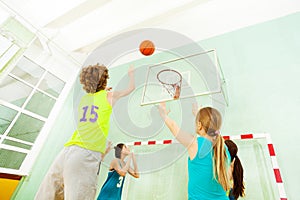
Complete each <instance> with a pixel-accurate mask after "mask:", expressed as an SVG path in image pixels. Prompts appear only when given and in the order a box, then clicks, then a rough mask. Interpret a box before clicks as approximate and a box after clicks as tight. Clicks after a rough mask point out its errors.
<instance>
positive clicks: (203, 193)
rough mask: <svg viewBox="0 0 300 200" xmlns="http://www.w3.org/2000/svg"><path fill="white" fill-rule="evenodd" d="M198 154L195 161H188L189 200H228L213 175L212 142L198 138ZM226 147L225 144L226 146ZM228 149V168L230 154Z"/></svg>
mask: <svg viewBox="0 0 300 200" xmlns="http://www.w3.org/2000/svg"><path fill="white" fill-rule="evenodd" d="M197 140H198V152H197V155H196V157H195V158H194V159H193V160H190V158H189V159H188V174H189V182H188V196H189V198H188V199H189V200H212V199H213V200H228V196H226V192H225V191H224V189H223V187H222V186H221V185H220V184H219V182H218V181H217V180H216V179H215V178H214V174H213V151H212V150H213V149H212V148H213V147H212V143H211V141H209V140H208V139H206V138H203V137H198V139H197ZM224 145H225V144H224ZM225 148H226V153H227V157H228V167H229V165H230V154H229V152H228V150H227V147H226V146H225Z"/></svg>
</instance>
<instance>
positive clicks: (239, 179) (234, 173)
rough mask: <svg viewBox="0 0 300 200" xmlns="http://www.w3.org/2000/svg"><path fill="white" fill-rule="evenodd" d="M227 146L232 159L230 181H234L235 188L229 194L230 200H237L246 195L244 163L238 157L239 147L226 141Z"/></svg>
mask: <svg viewBox="0 0 300 200" xmlns="http://www.w3.org/2000/svg"><path fill="white" fill-rule="evenodd" d="M225 144H226V146H227V148H228V151H229V153H230V157H231V164H230V173H229V176H230V180H232V181H233V187H232V188H231V189H230V192H229V199H230V200H236V199H238V198H239V197H243V196H244V195H245V193H244V190H245V186H244V181H243V178H244V169H243V166H242V163H241V161H240V159H239V157H238V156H237V152H238V147H237V145H236V144H235V143H234V142H233V141H232V140H225Z"/></svg>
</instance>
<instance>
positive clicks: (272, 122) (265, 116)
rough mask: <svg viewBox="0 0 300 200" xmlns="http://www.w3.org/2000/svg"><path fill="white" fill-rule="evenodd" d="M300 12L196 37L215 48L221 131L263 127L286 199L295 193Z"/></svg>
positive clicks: (299, 160)
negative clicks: (222, 86)
mask: <svg viewBox="0 0 300 200" xmlns="http://www.w3.org/2000/svg"><path fill="white" fill-rule="evenodd" d="M299 21H300V13H295V14H292V15H289V16H286V17H282V18H279V19H276V20H272V21H269V22H265V23H262V24H258V25H255V26H251V27H247V28H243V29H241V30H237V31H234V32H231V33H227V34H224V35H221V36H218V37H214V38H210V39H207V40H205V41H201V42H200V44H201V46H202V47H203V48H205V49H210V48H216V49H217V52H218V55H219V59H220V63H221V65H222V69H223V72H224V74H225V78H226V80H227V91H228V96H229V107H228V108H227V110H226V115H225V120H224V126H223V132H225V133H227V134H239V133H243V132H254V133H255V132H256V133H261V132H268V133H270V134H271V138H272V141H273V144H274V146H275V151H276V153H277V160H278V164H279V167H280V169H281V175H282V178H283V181H284V185H285V189H286V193H287V196H288V197H289V199H298V198H299V191H298V190H299V180H300V174H299V170H298V169H299V164H300V156H299V155H298V152H299V151H300V145H299V144H298V142H299V141H300V130H299V128H298V126H297V124H298V123H299V122H298V120H299V113H300V94H299V89H300V79H299V75H300V25H299Z"/></svg>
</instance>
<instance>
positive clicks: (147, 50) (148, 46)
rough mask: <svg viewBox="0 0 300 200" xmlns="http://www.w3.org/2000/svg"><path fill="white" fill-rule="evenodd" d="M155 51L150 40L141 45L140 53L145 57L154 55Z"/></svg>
mask: <svg viewBox="0 0 300 200" xmlns="http://www.w3.org/2000/svg"><path fill="white" fill-rule="evenodd" d="M154 50H155V46H154V44H153V42H152V41H150V40H144V41H143V42H142V43H141V44H140V52H141V53H142V54H143V55H144V56H150V55H152V54H153V53H154Z"/></svg>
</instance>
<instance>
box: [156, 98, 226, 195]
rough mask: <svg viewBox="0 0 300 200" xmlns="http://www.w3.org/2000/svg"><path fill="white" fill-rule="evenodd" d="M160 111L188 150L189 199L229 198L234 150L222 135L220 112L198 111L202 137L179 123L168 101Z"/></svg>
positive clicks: (197, 122) (211, 109) (197, 130)
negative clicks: (231, 160)
mask: <svg viewBox="0 0 300 200" xmlns="http://www.w3.org/2000/svg"><path fill="white" fill-rule="evenodd" d="M159 112H160V115H161V117H162V118H163V120H164V122H165V124H166V125H167V127H168V128H169V129H170V131H171V132H172V134H173V135H174V136H175V137H176V139H177V140H178V141H179V142H180V143H181V144H182V145H184V146H185V147H186V148H187V150H188V154H189V158H188V174H189V177H188V199H189V200H196V199H203V200H211V199H214V200H228V196H227V195H226V191H227V190H229V189H230V180H229V176H228V171H229V167H230V154H229V152H228V150H227V147H226V146H225V144H224V139H223V137H222V136H221V135H220V129H221V124H222V117H221V114H220V112H219V111H218V110H216V109H215V108H211V107H204V108H201V109H200V110H199V111H198V112H197V113H195V115H196V120H195V128H196V133H197V136H198V137H197V136H196V135H192V134H190V133H187V132H185V131H183V130H181V129H180V127H178V125H177V124H176V122H175V121H173V120H172V119H171V118H170V117H169V116H168V113H169V112H170V111H167V110H166V104H165V103H161V104H160V106H159Z"/></svg>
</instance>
